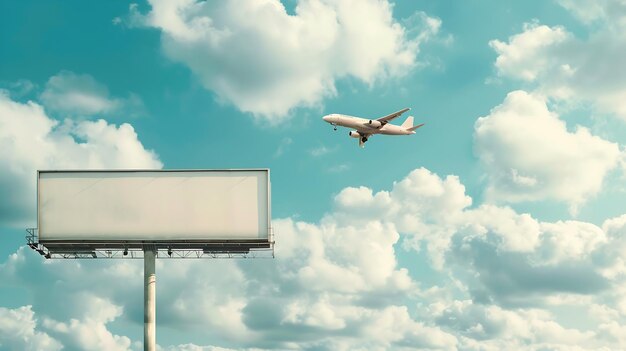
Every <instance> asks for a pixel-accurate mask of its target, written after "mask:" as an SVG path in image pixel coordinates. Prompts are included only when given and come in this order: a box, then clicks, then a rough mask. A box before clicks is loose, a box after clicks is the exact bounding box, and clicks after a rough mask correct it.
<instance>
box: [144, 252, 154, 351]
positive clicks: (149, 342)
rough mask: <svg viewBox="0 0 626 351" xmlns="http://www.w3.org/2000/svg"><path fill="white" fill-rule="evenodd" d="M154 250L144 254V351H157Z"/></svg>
mask: <svg viewBox="0 0 626 351" xmlns="http://www.w3.org/2000/svg"><path fill="white" fill-rule="evenodd" d="M155 256H156V252H155V251H154V250H145V251H144V252H143V349H144V351H156V272H155V267H154V263H155Z"/></svg>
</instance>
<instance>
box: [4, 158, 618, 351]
mask: <svg viewBox="0 0 626 351" xmlns="http://www.w3.org/2000/svg"><path fill="white" fill-rule="evenodd" d="M471 203H472V199H471V198H470V197H469V196H467V195H466V194H465V188H464V186H463V184H462V183H461V182H460V180H459V178H458V177H456V176H446V177H440V176H438V175H437V174H434V173H432V172H430V171H429V170H427V169H424V168H421V169H416V170H414V171H412V172H410V173H409V174H408V175H407V176H406V177H405V178H404V179H401V180H399V181H398V182H395V183H394V184H393V186H392V187H391V189H388V190H381V191H378V192H374V191H372V190H371V189H370V188H367V187H364V186H362V187H349V188H345V189H343V190H342V191H340V192H339V193H338V194H337V196H336V197H335V199H334V205H333V210H332V211H330V212H329V213H327V214H326V215H325V216H324V217H323V218H322V219H321V220H320V221H318V222H302V221H295V220H293V219H290V218H286V219H275V220H274V221H273V226H274V227H275V228H276V240H277V244H276V258H275V259H274V260H254V261H252V260H239V261H226V260H216V261H212V262H210V264H207V262H206V261H192V260H189V261H186V260H183V261H175V260H158V261H157V272H158V277H159V278H158V281H159V282H160V283H159V288H158V289H159V304H160V306H163V307H162V308H161V309H160V310H159V321H160V326H161V327H167V328H170V329H172V330H175V331H177V332H180V333H188V334H185V335H195V334H196V333H197V334H198V335H205V336H206V338H207V339H209V340H211V342H212V344H213V345H215V346H200V345H202V344H201V343H199V341H200V342H202V341H203V340H189V341H190V342H193V344H184V345H172V346H164V347H163V349H165V350H167V349H169V350H221V349H220V348H219V347H220V346H221V347H226V348H234V349H246V348H258V349H294V350H307V349H322V350H386V349H394V350H414V349H437V350H456V349H464V350H465V349H467V350H502V349H528V350H541V349H554V350H570V349H571V350H574V349H579V350H591V349H598V348H601V347H605V348H607V349H615V348H619V347H620V345H621V344H620V343H621V342H622V341H623V340H622V338H621V336H620V335H621V334H620V332H621V330H622V329H623V328H621V325H623V324H624V322H625V321H626V318H625V317H626V298H625V297H624V296H626V294H625V293H624V290H623V289H619V288H614V287H619V286H622V285H623V283H624V282H626V270H624V267H625V266H624V260H622V259H621V258H620V257H621V256H622V255H620V254H619V253H620V252H622V251H623V250H624V247H626V244H625V243H626V241H625V240H623V238H624V237H625V236H624V235H623V233H625V232H626V229H625V228H626V216H622V217H617V218H613V219H609V220H607V221H606V222H605V223H604V225H603V226H602V227H598V226H595V225H593V224H591V223H585V222H577V221H565V222H563V221H559V222H541V221H539V220H537V219H535V218H533V217H532V216H531V215H529V214H520V213H517V212H515V211H514V210H512V209H511V208H507V207H498V206H494V205H486V204H482V205H480V206H477V207H470V206H471ZM407 241H408V242H410V245H404V246H405V247H407V248H416V249H420V248H422V247H426V248H427V250H426V252H425V253H424V254H426V255H429V256H430V257H431V263H430V265H429V266H430V267H421V266H422V265H426V264H429V262H428V260H424V259H420V260H418V261H413V259H414V258H416V257H415V256H413V255H422V253H416V252H410V253H404V254H405V255H409V260H408V262H409V263H408V265H407V266H406V267H401V266H400V265H399V264H398V252H397V250H398V248H399V247H401V246H402V245H400V244H401V243H402V242H407ZM431 248H432V249H431ZM405 259H406V257H405ZM41 262H42V259H41V257H40V256H39V255H38V254H36V253H34V252H32V251H30V250H28V249H27V248H22V249H20V250H19V251H18V252H17V253H15V254H13V255H11V256H10V257H9V259H8V260H7V261H6V263H4V264H3V265H2V266H0V280H1V281H2V282H4V283H5V284H9V285H18V286H21V287H22V288H23V289H26V290H28V291H29V292H31V293H32V296H33V306H35V310H37V311H38V313H40V314H41V315H42V316H43V317H40V318H43V319H45V320H46V321H47V322H46V323H45V325H44V328H45V331H46V332H47V333H49V334H50V335H52V336H54V337H55V338H57V339H58V340H61V341H63V344H64V345H70V346H72V347H75V348H79V349H81V348H84V347H83V346H81V345H83V344H82V342H83V341H84V340H86V339H90V340H96V341H98V342H100V345H107V346H106V347H109V348H111V349H115V348H119V349H125V348H131V347H135V346H134V344H132V343H131V340H133V339H137V338H138V336H134V337H128V336H121V335H115V333H113V332H111V331H110V330H109V328H110V329H112V328H111V327H112V326H113V325H114V323H116V320H117V319H118V318H120V317H119V316H120V315H121V313H124V315H125V316H127V320H129V321H131V322H134V323H137V324H141V323H142V320H141V316H142V313H141V308H142V307H141V306H142V305H141V299H142V295H141V282H142V279H141V276H142V273H141V262H137V261H114V262H112V261H95V262H94V261H61V260H56V261H55V260H52V261H46V262H45V263H44V264H42V263H41ZM417 262H419V263H417ZM417 264H419V265H420V266H419V267H416V265H417ZM423 269H428V270H431V271H433V273H432V276H433V277H436V279H437V280H438V282H436V283H432V282H431V283H428V282H427V280H424V282H420V280H421V274H423V273H422V272H424V271H423ZM429 274H430V273H429ZM33 275H35V276H38V277H41V278H40V279H32V278H31V277H32V276H33ZM198 277H204V278H203V279H198ZM415 277H418V278H415ZM120 280H123V281H125V282H127V283H126V284H123V285H120V284H117V282H119V281H120ZM422 284H423V285H426V286H423V287H422V286H421V285H422ZM181 286H184V287H185V288H184V289H181V288H180V287H181ZM42 287H45V289H43V288H42ZM86 287H88V288H86ZM86 289H89V291H86ZM61 299H65V300H68V299H69V300H71V301H73V302H75V303H73V304H72V306H58V305H55V304H50V303H49V301H57V300H61ZM85 306H91V307H90V308H88V309H87V310H85ZM570 309H571V310H570ZM122 311H123V312H122ZM563 311H567V312H565V313H564V314H562V312H563ZM585 313H588V314H589V316H590V317H589V318H592V320H591V321H590V322H587V319H586V318H573V319H572V317H571V316H572V315H574V316H577V315H583V314H585ZM88 316H91V319H89V318H88ZM581 324H582V326H581ZM102 347H105V346H102Z"/></svg>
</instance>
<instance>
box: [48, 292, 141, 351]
mask: <svg viewBox="0 0 626 351" xmlns="http://www.w3.org/2000/svg"><path fill="white" fill-rule="evenodd" d="M79 297H80V298H79V299H78V300H74V301H73V302H74V303H76V304H77V305H79V306H81V307H82V308H84V315H83V316H82V318H81V319H75V318H72V319H71V320H70V321H69V322H59V321H56V320H53V319H49V318H48V319H45V320H44V322H43V325H44V326H45V328H46V329H47V330H48V331H49V332H50V333H51V334H53V335H55V336H57V338H58V340H60V341H61V342H62V344H63V345H64V346H65V347H66V348H69V349H76V350H86V351H87V350H94V351H97V350H111V351H128V350H130V347H131V344H132V343H131V340H130V339H129V338H128V337H126V336H119V335H115V334H113V333H111V332H110V331H109V330H108V329H107V326H106V324H107V323H109V322H112V321H114V320H115V319H116V318H117V317H119V316H120V315H121V314H122V312H123V309H122V308H121V307H119V306H116V305H113V304H112V303H111V302H110V301H107V300H105V299H102V298H100V297H96V296H93V295H90V294H82V295H80V296H79Z"/></svg>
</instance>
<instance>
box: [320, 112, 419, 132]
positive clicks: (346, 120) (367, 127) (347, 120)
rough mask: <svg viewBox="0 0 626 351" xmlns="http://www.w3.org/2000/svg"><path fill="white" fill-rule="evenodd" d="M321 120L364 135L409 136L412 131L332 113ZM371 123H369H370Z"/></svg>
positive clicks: (389, 124)
mask: <svg viewBox="0 0 626 351" xmlns="http://www.w3.org/2000/svg"><path fill="white" fill-rule="evenodd" d="M323 120H324V121H326V122H328V123H330V124H332V125H334V126H341V127H347V128H352V129H354V130H356V131H358V132H359V133H362V134H365V135H372V134H386V135H410V134H415V132H414V131H410V130H407V129H406V128H404V127H401V126H397V125H394V124H391V123H385V124H378V123H377V121H376V120H370V119H365V118H360V117H354V116H348V115H342V114H338V113H333V114H330V115H326V116H324V117H323ZM370 122H371V123H370Z"/></svg>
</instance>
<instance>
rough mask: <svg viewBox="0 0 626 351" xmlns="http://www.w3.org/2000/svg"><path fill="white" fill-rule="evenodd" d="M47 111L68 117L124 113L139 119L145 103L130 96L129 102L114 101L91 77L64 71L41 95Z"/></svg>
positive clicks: (116, 99)
mask: <svg viewBox="0 0 626 351" xmlns="http://www.w3.org/2000/svg"><path fill="white" fill-rule="evenodd" d="M40 100H41V103H42V104H43V105H44V106H45V107H46V109H47V110H49V111H53V112H58V113H61V114H63V115H69V116H92V115H105V114H109V115H110V114H112V113H115V112H124V113H125V114H126V115H127V116H128V115H129V114H130V115H136V114H137V113H138V112H139V111H140V110H141V109H143V102H142V101H141V99H139V97H138V96H136V95H134V94H131V95H130V96H129V97H128V98H126V99H122V98H114V97H111V96H110V95H109V90H108V88H107V87H106V86H105V85H103V84H101V83H99V82H98V81H96V80H95V79H94V78H93V77H92V76H90V75H88V74H76V73H74V72H70V71H61V72H59V73H58V74H57V75H55V76H52V77H50V79H49V80H48V82H47V83H46V86H45V88H44V91H43V92H42V93H41V95H40Z"/></svg>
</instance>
